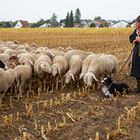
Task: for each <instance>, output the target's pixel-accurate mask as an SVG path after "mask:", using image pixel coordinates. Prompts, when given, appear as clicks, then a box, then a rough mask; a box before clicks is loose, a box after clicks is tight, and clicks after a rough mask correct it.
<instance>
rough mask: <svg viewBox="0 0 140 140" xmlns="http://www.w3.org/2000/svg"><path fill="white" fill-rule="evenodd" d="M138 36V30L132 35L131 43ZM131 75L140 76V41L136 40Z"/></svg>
mask: <svg viewBox="0 0 140 140" xmlns="http://www.w3.org/2000/svg"><path fill="white" fill-rule="evenodd" d="M137 36H138V34H137V32H136V30H135V31H134V32H133V33H132V35H130V37H129V40H130V42H131V43H133V41H134V40H135V39H136V37H137ZM131 76H133V77H136V78H140V43H138V42H136V43H135V46H134V49H133V56H132V67H131Z"/></svg>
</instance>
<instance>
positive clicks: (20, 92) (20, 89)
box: [19, 86, 22, 98]
mask: <svg viewBox="0 0 140 140" xmlns="http://www.w3.org/2000/svg"><path fill="white" fill-rule="evenodd" d="M19 96H20V97H21V98H22V88H21V86H20V87H19Z"/></svg>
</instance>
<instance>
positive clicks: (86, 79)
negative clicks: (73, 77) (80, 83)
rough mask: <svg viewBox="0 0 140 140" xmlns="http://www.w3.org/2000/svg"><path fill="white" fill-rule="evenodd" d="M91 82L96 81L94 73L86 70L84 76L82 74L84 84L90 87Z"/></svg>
mask: <svg viewBox="0 0 140 140" xmlns="http://www.w3.org/2000/svg"><path fill="white" fill-rule="evenodd" d="M93 82H96V83H97V82H98V80H97V78H96V76H95V74H93V73H92V72H88V73H87V74H86V75H85V76H84V83H85V85H87V86H88V87H91V86H92V84H93Z"/></svg>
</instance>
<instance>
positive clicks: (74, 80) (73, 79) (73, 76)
mask: <svg viewBox="0 0 140 140" xmlns="http://www.w3.org/2000/svg"><path fill="white" fill-rule="evenodd" d="M71 78H72V80H73V81H74V82H75V78H74V76H73V74H71Z"/></svg>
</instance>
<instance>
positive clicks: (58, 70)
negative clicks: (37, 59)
mask: <svg viewBox="0 0 140 140" xmlns="http://www.w3.org/2000/svg"><path fill="white" fill-rule="evenodd" d="M67 69H68V61H67V59H66V58H65V57H64V56H61V55H58V56H55V57H54V58H53V65H52V76H54V77H55V76H56V75H60V76H61V75H62V74H64V73H65V72H66V71H67Z"/></svg>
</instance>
